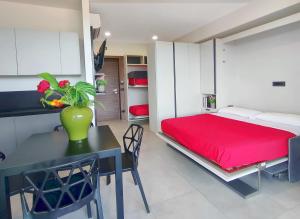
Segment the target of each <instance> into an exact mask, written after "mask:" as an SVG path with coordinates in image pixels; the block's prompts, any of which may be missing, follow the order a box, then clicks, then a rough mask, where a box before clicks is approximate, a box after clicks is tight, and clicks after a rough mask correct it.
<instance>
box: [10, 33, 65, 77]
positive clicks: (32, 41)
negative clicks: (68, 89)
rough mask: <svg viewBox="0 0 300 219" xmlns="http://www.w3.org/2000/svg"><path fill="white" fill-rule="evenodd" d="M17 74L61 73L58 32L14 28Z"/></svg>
mask: <svg viewBox="0 0 300 219" xmlns="http://www.w3.org/2000/svg"><path fill="white" fill-rule="evenodd" d="M16 45H17V57H18V74H19V75H36V74H39V73H42V72H50V73H52V74H61V64H60V61H61V60H60V48H59V32H47V31H36V30H25V29H16Z"/></svg>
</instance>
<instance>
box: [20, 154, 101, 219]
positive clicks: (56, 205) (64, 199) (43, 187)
mask: <svg viewBox="0 0 300 219" xmlns="http://www.w3.org/2000/svg"><path fill="white" fill-rule="evenodd" d="M23 177H24V180H25V183H26V184H29V185H30V186H29V187H26V188H24V189H23V190H22V192H21V202H22V207H23V211H24V209H25V210H26V213H27V214H30V215H34V216H42V215H45V216H46V215H49V214H55V215H64V214H66V213H69V212H71V211H74V210H77V209H79V208H80V207H82V206H83V205H85V204H87V203H88V202H90V201H91V200H93V198H94V194H95V192H96V189H97V183H98V176H97V157H96V156H89V157H86V158H83V159H81V160H78V161H74V162H70V163H66V164H63V165H58V166H53V167H49V168H45V169H39V170H32V171H27V172H24V173H23ZM30 203H31V204H30ZM29 204H30V207H29ZM42 218H43V217H42Z"/></svg>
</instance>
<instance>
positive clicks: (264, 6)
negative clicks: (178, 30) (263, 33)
mask: <svg viewBox="0 0 300 219" xmlns="http://www.w3.org/2000/svg"><path fill="white" fill-rule="evenodd" d="M299 7H300V0H255V1H252V2H250V3H249V4H248V5H246V6H245V7H243V8H241V9H239V10H237V11H236V12H233V13H231V14H229V15H227V16H224V17H222V18H219V19H217V20H216V21H213V22H211V23H209V24H207V25H205V26H203V27H200V28H199V29H197V30H195V31H193V32H191V33H189V34H187V35H185V36H183V37H181V38H180V39H178V40H180V41H183V42H199V41H204V40H206V39H209V38H212V37H214V36H218V35H222V34H226V32H228V31H233V32H239V31H241V30H244V29H245V27H246V26H247V28H250V27H253V26H257V25H261V24H262V23H265V22H268V21H270V20H275V19H278V18H280V17H283V16H288V15H289V14H292V13H295V11H296V10H299Z"/></svg>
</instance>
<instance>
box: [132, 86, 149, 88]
mask: <svg viewBox="0 0 300 219" xmlns="http://www.w3.org/2000/svg"><path fill="white" fill-rule="evenodd" d="M128 87H129V88H148V85H134V86H132V85H128Z"/></svg>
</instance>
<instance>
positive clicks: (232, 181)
mask: <svg viewBox="0 0 300 219" xmlns="http://www.w3.org/2000/svg"><path fill="white" fill-rule="evenodd" d="M157 135H158V137H160V138H161V139H162V140H164V141H165V142H166V143H167V144H168V145H170V146H171V147H172V148H174V149H176V150H178V151H180V152H181V153H183V154H184V155H186V156H187V157H189V158H190V159H192V160H193V161H195V162H196V163H198V164H200V165H201V166H202V167H204V168H205V169H206V170H207V172H208V173H210V174H211V175H213V176H215V177H216V178H217V179H219V180H220V181H221V182H222V183H224V184H225V185H226V186H227V187H228V188H230V189H231V190H233V191H234V192H236V193H237V194H239V195H240V196H242V197H243V198H245V199H246V198H249V197H251V196H253V195H255V194H256V193H258V192H259V191H260V188H261V172H262V171H263V170H265V169H266V168H269V167H273V166H276V165H278V164H282V163H285V162H287V161H288V158H287V157H285V158H281V159H277V160H274V161H269V162H263V163H259V164H255V165H253V166H249V167H245V168H243V169H240V170H237V171H234V172H232V173H229V172H226V171H224V170H223V169H222V168H220V167H219V166H218V165H216V164H214V163H212V162H211V161H209V160H207V159H205V158H203V157H201V156H199V155H197V154H195V153H193V152H191V151H190V150H188V149H186V148H185V147H183V146H182V145H180V144H179V143H177V142H176V141H174V140H172V139H171V138H169V137H168V136H166V135H164V134H163V133H157ZM253 173H257V182H256V185H255V186H251V185H249V184H248V183H246V182H244V181H242V180H241V179H240V178H242V177H243V176H247V175H250V174H253Z"/></svg>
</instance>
